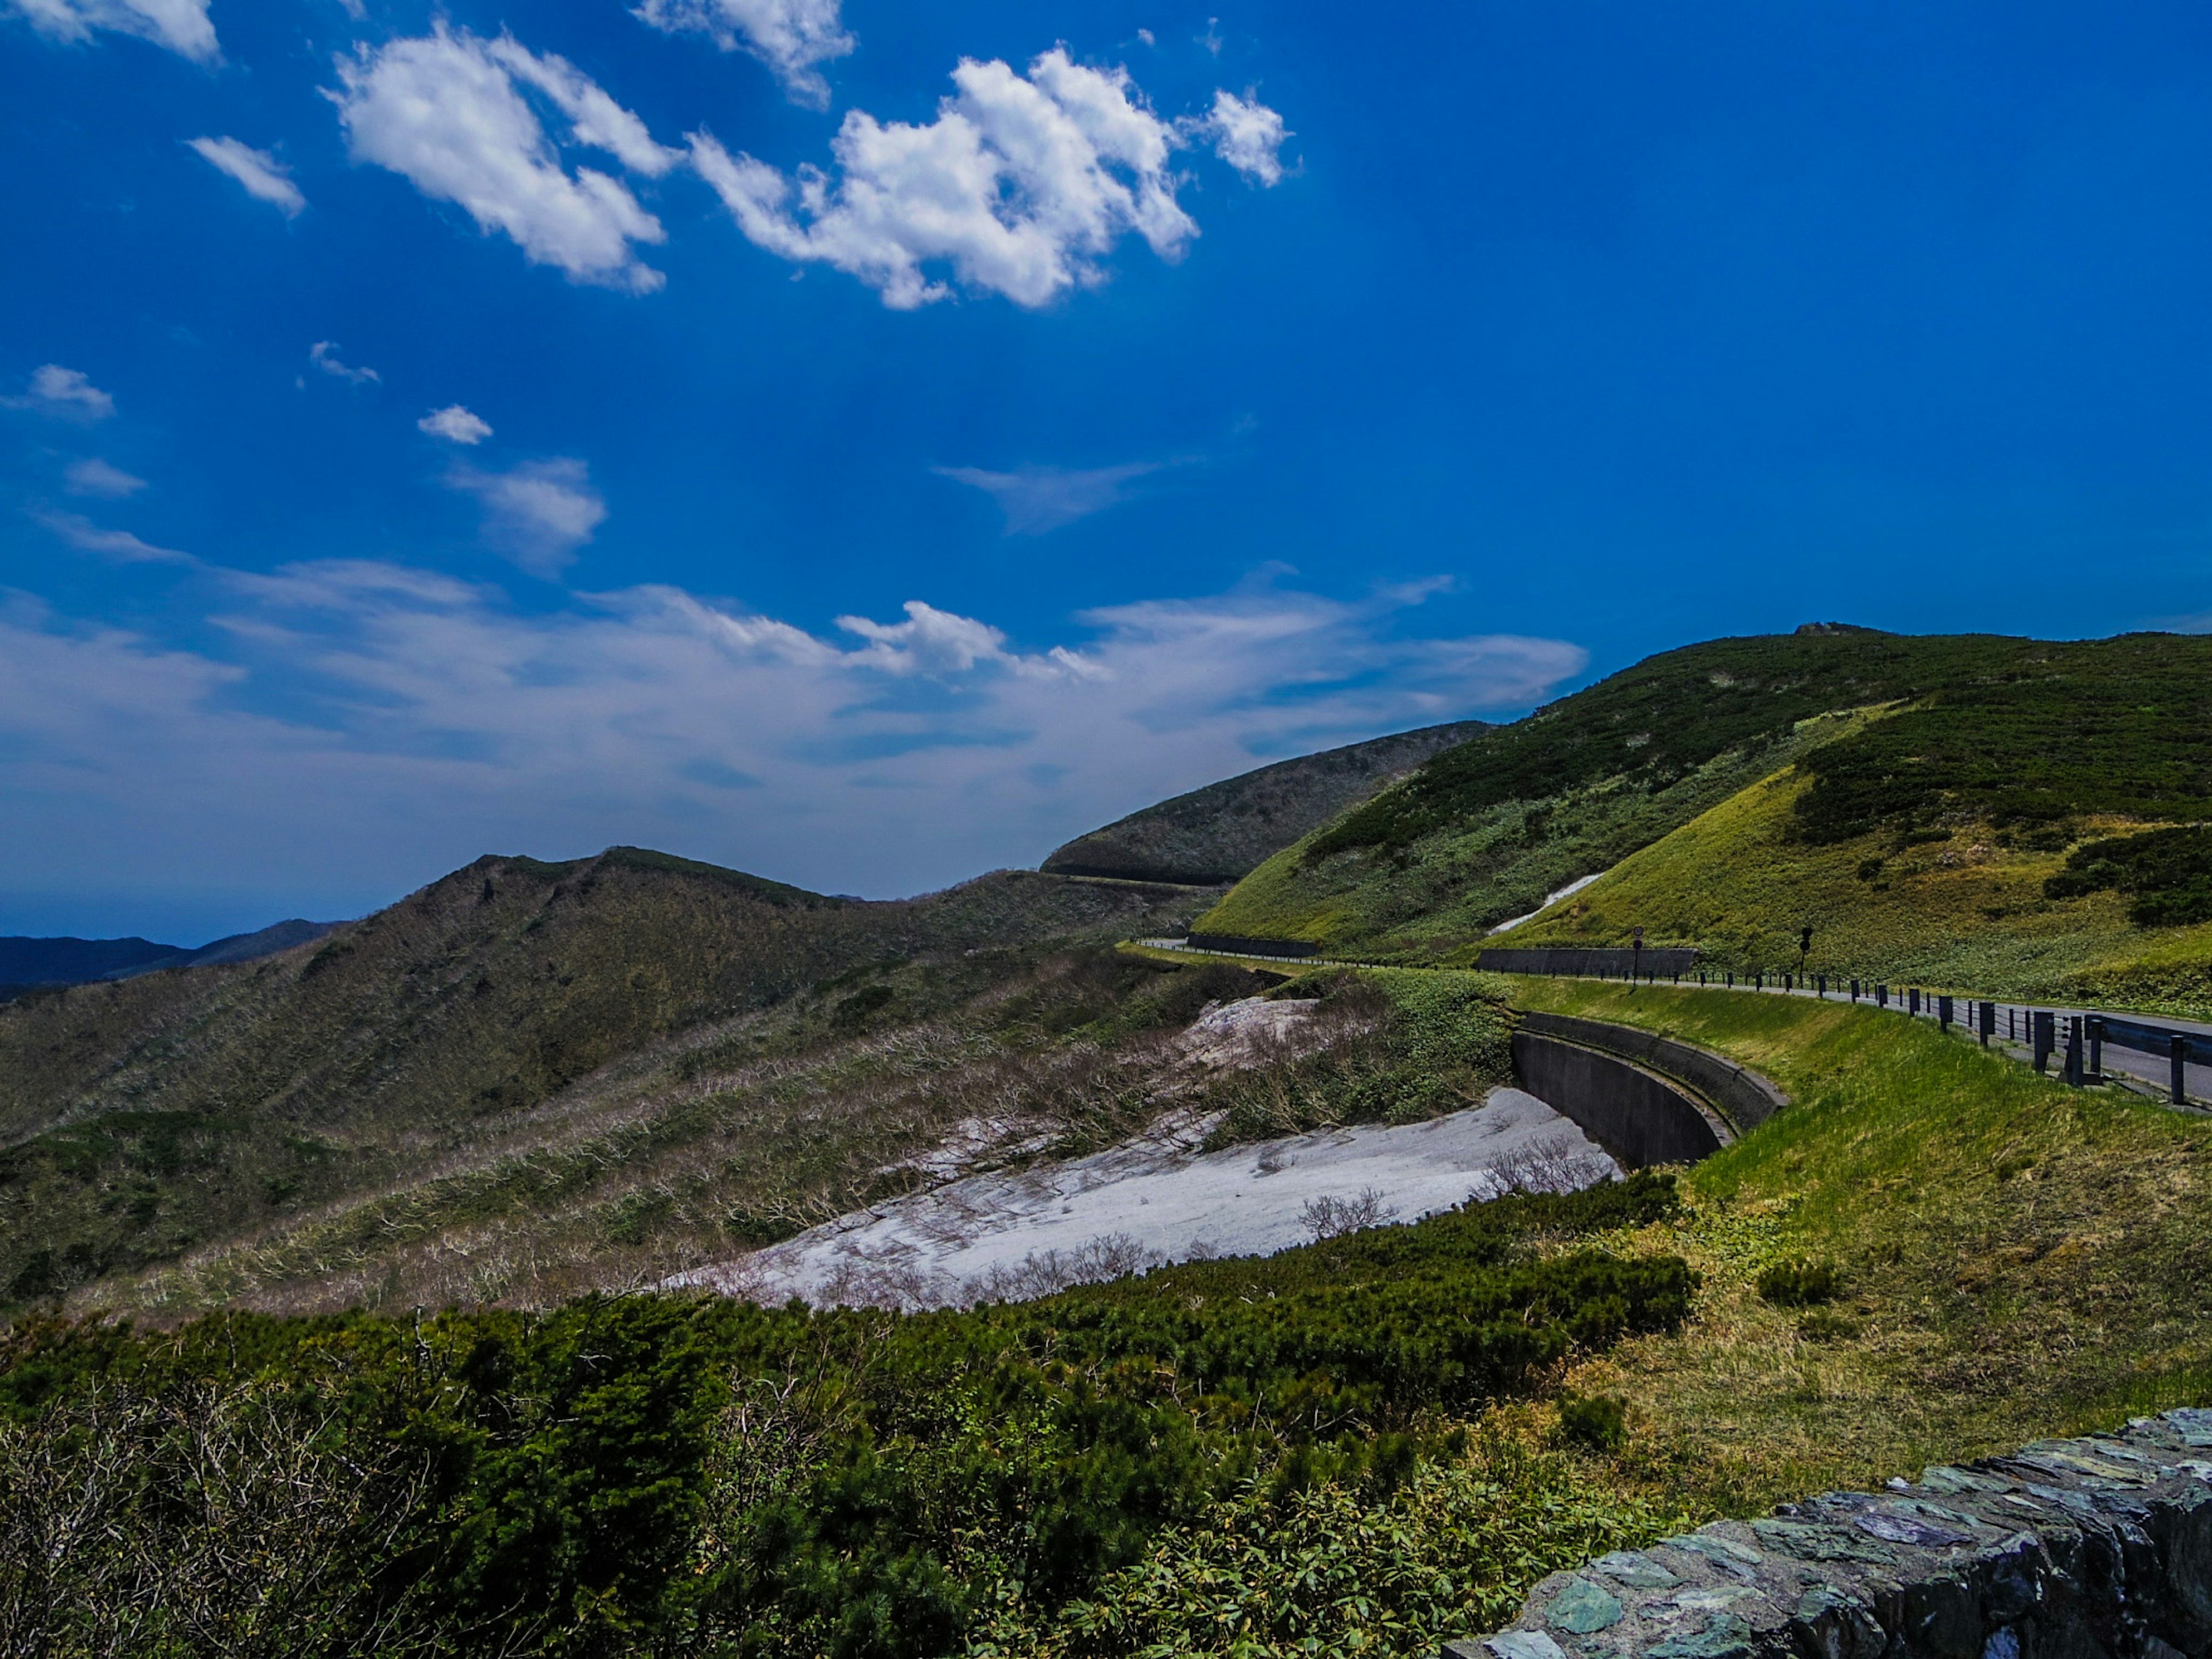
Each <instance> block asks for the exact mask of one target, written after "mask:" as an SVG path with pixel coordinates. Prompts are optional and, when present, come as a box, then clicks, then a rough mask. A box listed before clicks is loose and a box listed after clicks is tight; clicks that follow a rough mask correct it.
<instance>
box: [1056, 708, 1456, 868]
mask: <svg viewBox="0 0 2212 1659" xmlns="http://www.w3.org/2000/svg"><path fill="white" fill-rule="evenodd" d="M1488 729H1489V728H1488V727H1487V726H1485V724H1484V723H1483V722H1482V721H1480V720H1461V721H1458V722H1456V723H1455V724H1453V725H1449V726H1425V727H1423V728H1421V729H1420V730H1419V731H1414V732H1396V733H1394V734H1393V735H1391V736H1389V737H1387V738H1373V739H1371V740H1370V741H1369V742H1366V743H1355V744H1346V746H1345V747H1343V748H1341V749H1328V750H1322V752H1321V753H1319V754H1316V755H1302V756H1300V757H1298V758H1297V759H1296V760H1286V761H1277V762H1276V763H1274V764H1273V765H1272V766H1263V767H1261V768H1260V769H1258V770H1257V771H1253V772H1246V773H1244V774H1243V775H1241V776H1237V777H1233V778H1227V779H1225V780H1223V781H1221V782H1219V783H1210V784H1208V785H1206V787H1204V788H1203V789H1194V790H1192V791H1191V792H1190V793H1188V794H1186V795H1177V796H1176V797H1175V798H1174V799H1171V800H1164V801H1162V802H1160V803H1159V804H1158V805H1155V806H1147V807H1146V808H1145V809H1144V810H1143V811H1138V812H1132V813H1131V814H1129V816H1128V817H1125V818H1120V819H1116V820H1115V822H1114V823H1109V824H1108V825H1106V826H1105V827H1104V828H1103V829H1093V830H1092V831H1091V833H1090V834H1088V835H1085V836H1077V837H1076V838H1075V839H1074V840H1073V841H1072V842H1068V843H1067V844H1066V846H1064V847H1062V848H1059V849H1058V850H1056V851H1055V852H1054V853H1053V854H1052V855H1051V856H1050V857H1049V858H1048V859H1046V860H1045V861H1044V866H1043V867H1044V868H1045V869H1046V870H1048V871H1053V872H1058V873H1060V874H1062V875H1071V876H1112V877H1116V878H1121V879H1124V880H1137V881H1171V882H1185V883H1191V884H1197V885H1201V886H1203V885H1212V884H1220V883H1227V882H1232V881H1235V880H1237V878H1239V877H1240V876H1243V875H1244V874H1246V873H1247V872H1249V871H1250V870H1251V869H1252V867H1253V866H1255V865H1256V864H1258V863H1259V862H1260V861H1261V860H1262V859H1264V858H1267V856H1268V855H1269V854H1273V853H1279V852H1280V851H1281V850H1282V849H1283V848H1285V847H1288V846H1289V845H1290V844H1291V842H1294V841H1296V840H1297V839H1298V837H1299V836H1303V835H1305V834H1306V833H1308V832H1309V831H1310V830H1312V829H1316V828H1318V827H1319V826H1321V825H1322V824H1323V823H1327V822H1328V820H1329V819H1330V818H1332V817H1335V816H1336V815H1337V814H1338V813H1339V812H1341V811H1344V810H1345V809H1346V807H1348V806H1352V805H1357V804H1358V802H1360V801H1361V800H1363V799H1365V798H1366V797H1367V796H1368V795H1370V794H1371V793H1374V791H1375V789H1376V786H1377V785H1379V784H1382V783H1383V782H1386V781H1389V779H1391V778H1394V777H1395V776H1397V775H1399V774H1401V773H1402V772H1406V771H1409V770H1411V769H1413V768H1414V767H1416V766H1419V764H1420V763H1422V762H1423V761H1425V760H1426V759H1428V758H1429V757H1430V756H1431V755H1433V754H1436V753H1437V751H1438V750H1443V749H1449V748H1450V747H1451V746H1452V745H1454V744H1460V743H1464V742H1465V741H1467V739H1468V738H1472V737H1474V735H1475V734H1476V733H1478V732H1483V731H1486V730H1488Z"/></svg>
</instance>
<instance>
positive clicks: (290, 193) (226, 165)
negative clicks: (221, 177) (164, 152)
mask: <svg viewBox="0 0 2212 1659" xmlns="http://www.w3.org/2000/svg"><path fill="white" fill-rule="evenodd" d="M185 143H187V144H188V145H189V146H190V147H191V149H193V150H194V151H195V152H196V153H197V155H198V156H199V158H200V159H201V160H202V161H205V162H206V163H207V164H208V165H209V166H210V167H214V168H216V170H217V171H218V172H221V173H228V174H229V175H230V176H231V177H232V178H233V179H236V180H237V181H238V183H239V184H240V186H242V187H243V188H244V190H245V191H246V194H247V195H248V196H251V197H252V198H253V199H254V200H255V201H257V202H266V203H268V204H270V206H271V207H275V208H278V209H281V210H283V215H284V216H285V217H286V218H287V219H290V218H293V217H295V216H297V215H298V214H299V212H300V210H301V209H302V208H304V207H306V206H307V197H305V196H302V195H301V193H300V187H299V185H295V184H294V183H293V182H292V180H291V179H290V178H289V176H288V172H289V170H288V169H287V168H286V167H285V166H284V164H283V162H282V161H278V160H277V159H276V157H275V156H273V155H270V153H269V152H268V151H267V150H265V149H253V148H252V146H250V145H248V144H246V143H241V142H240V140H238V139H236V138H190V139H187V140H185Z"/></svg>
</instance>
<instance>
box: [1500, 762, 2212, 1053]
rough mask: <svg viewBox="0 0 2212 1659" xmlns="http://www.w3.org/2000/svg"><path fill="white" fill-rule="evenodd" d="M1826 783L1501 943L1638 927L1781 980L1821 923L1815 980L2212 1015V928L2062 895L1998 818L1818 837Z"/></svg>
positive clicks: (1623, 867)
mask: <svg viewBox="0 0 2212 1659" xmlns="http://www.w3.org/2000/svg"><path fill="white" fill-rule="evenodd" d="M1812 787H1814V784H1813V783H1812V781H1811V780H1809V779H1808V778H1807V777H1806V776H1805V775H1803V770H1802V768H1799V769H1791V770H1787V771H1784V772H1779V773H1777V774H1775V775H1773V776H1771V777H1769V778H1766V779H1765V780H1762V781H1760V782H1759V783H1758V784H1756V785H1754V786H1753V787H1751V788H1748V789H1747V790H1745V791H1744V792H1743V793H1741V794H1739V795H1737V796H1735V797H1734V798H1733V799H1729V800H1728V801H1725V802H1723V804H1722V805H1718V806H1717V807H1715V808H1713V809H1712V810H1711V811H1708V812H1706V813H1705V814H1703V815H1702V816H1700V817H1697V818H1695V819H1693V820H1692V822H1691V823H1687V824H1685V825H1684V826H1683V827H1682V828H1680V829H1677V830H1675V831H1674V832H1673V833H1672V834H1670V835H1668V836H1666V837H1664V838H1663V839H1662V840H1660V841H1658V842H1655V843H1654V844H1653V845H1651V846H1650V847H1647V848H1644V849H1643V850H1642V851H1641V852H1638V853H1636V854H1632V856H1630V857H1629V858H1627V859H1626V860H1623V861H1622V862H1621V863H1620V865H1618V866H1615V867H1614V868H1613V870H1612V871H1610V872H1608V873H1607V875H1606V876H1605V877H1604V878H1602V879H1601V880H1600V881H1598V882H1596V883H1595V884H1593V885H1591V886H1589V887H1587V888H1585V889H1583V890H1582V891H1581V892H1578V893H1577V894H1575V895H1573V896H1571V897H1570V898H1567V899H1564V900H1562V901H1560V902H1559V903H1558V904H1557V905H1555V906H1553V908H1551V909H1550V910H1548V911H1547V912H1546V913H1545V914H1544V915H1541V916H1539V917H1538V918H1537V919H1536V920H1535V921H1533V922H1530V923H1528V924H1527V925H1526V926H1524V927H1519V928H1516V929H1515V930H1514V932H1513V933H1512V934H1511V935H1510V939H1508V940H1505V941H1501V942H1510V944H1512V945H1618V944H1620V942H1621V941H1622V940H1624V939H1626V938H1628V937H1629V933H1630V930H1631V929H1632V928H1633V927H1639V926H1640V927H1643V928H1644V930H1645V933H1646V937H1647V938H1648V939H1650V940H1651V941H1653V942H1655V943H1659V944H1667V945H1696V946H1698V947H1699V950H1700V951H1702V952H1703V953H1704V961H1705V963H1706V965H1707V966H1708V967H1709V968H1710V969H1711V970H1713V971H1719V970H1722V969H1734V970H1735V971H1736V972H1738V973H1748V972H1750V971H1752V970H1753V969H1765V970H1766V971H1767V972H1768V973H1770V974H1771V973H1777V972H1779V971H1780V970H1782V969H1785V968H1788V969H1796V968H1797V967H1798V965H1799V952H1798V947H1799V945H1800V943H1801V941H1802V930H1803V929H1804V928H1806V927H1810V928H1812V929H1813V949H1812V951H1811V952H1810V953H1809V955H1808V957H1806V958H1805V966H1806V968H1807V970H1808V971H1810V972H1814V973H1826V974H1827V975H1830V976H1831V977H1832V978H1833V979H1838V980H1841V979H1847V978H1850V977H1851V976H1854V975H1856V976H1859V977H1863V978H1869V979H1873V978H1879V979H1884V980H1894V981H1912V982H1915V983H1917V984H1921V985H1924V986H1928V987H1955V988H1958V989H1960V990H1966V991H1974V992H1984V993H1990V994H1998V995H2012V996H2025V997H2040V998H2059V997H2066V998H2080V999H2089V1000H2097V1001H2100V1002H2105V1003H2117V1004H2119V1005H2121V1006H2136V1007H2143V1008H2150V1009H2157V1010H2163V1011H2166V1012H2174V1013H2180V1014H2185V1015H2197V1016H2200V1017H2202V1016H2205V1015H2212V974H2208V972H2207V971H2206V969H2207V967H2208V965H2212V927H2208V926H2203V925H2198V926H2194V927H2167V928H2148V929H2146V928H2142V927H2137V926H2136V925H2135V923H2134V922H2133V921H2130V916H2129V902H2128V900H2127V899H2126V898H2125V897H2124V896H2123V895H2122V894H2121V893H2119V892H2118V891H2117V890H2111V889H2106V888H2096V887H2092V888H2091V889H2090V890H2087V891H2082V890H2075V891H2074V892H2073V893H2072V894H2071V895H2070V896H2060V897H2052V896H2050V893H2049V891H2048V889H2049V888H2051V885H2052V884H2053V880H2054V878H2057V877H2059V876H2060V875H2061V873H2062V872H2063V869H2064V866H2065V865H2066V863H2067V859H2066V855H2065V854H2063V852H2060V851H2054V850H2047V848H2046V847H2039V846H2038V845H2037V844H2036V843H2037V842H2039V841H2045V842H2047V838H2045V837H2041V836H2033V835H2030V836H2021V835H2017V834H2011V833H2007V832H2005V831H2002V830H1999V829H1996V828H1994V827H1993V826H1991V825H1990V824H1989V823H1986V822H1981V823H1968V824H1966V825H1963V826H1959V827H1955V828H1953V829H1949V830H1948V831H1947V830H1943V829H1936V831H1935V832H1933V833H1926V832H1923V833H1919V834H1916V835H1915V836H1912V837H1911V839H1910V841H1909V842H1908V844H1906V845H1905V846H1903V847H1901V848H1900V847H1899V845H1898V840H1899V838H1898V837H1897V836H1894V835H1893V834H1891V833H1889V832H1887V831H1882V832H1877V833H1872V834H1868V835H1863V836H1855V837H1852V838H1850V839H1849V840H1838V841H1831V842H1812V841H1808V839H1806V838H1805V837H1804V836H1802V834H1801V833H1800V829H1799V823H1798V820H1797V817H1796V807H1797V806H1798V805H1799V804H1800V803H1801V802H1802V799H1804V797H1805V795H1806V793H1807V792H1808V789H1810V788H1812ZM2107 827H2110V828H2119V827H2121V826H2119V825H2118V824H2116V823H2114V822H2113V821H2112V820H2109V819H2105V820H2100V819H2087V820H2081V821H2080V822H2079V823H2078V828H2077V829H2075V831H2074V833H2078V834H2081V835H2083V836H2095V835H2096V834H2098V833H2099V831H2100V829H2104V828H2107ZM2123 844H2124V843H2123Z"/></svg>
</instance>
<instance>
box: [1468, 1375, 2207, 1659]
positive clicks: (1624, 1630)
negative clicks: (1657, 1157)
mask: <svg viewBox="0 0 2212 1659" xmlns="http://www.w3.org/2000/svg"><path fill="white" fill-rule="evenodd" d="M2207 1653H2212V1412H2208V1411H2197V1410H2185V1411H2172V1412H2168V1413H2166V1415H2165V1416H2163V1417H2159V1418H2138V1419H2136V1421H2134V1422H2133V1423H2131V1424H2130V1425H2129V1426H2128V1428H2127V1430H2126V1431H2125V1432H2124V1433H2122V1434H2118V1435H2111V1436H2107V1435H2096V1436H2092V1437H2087V1438H2086V1439H2081V1440H2056V1441H2039V1442H2038V1443H2035V1444H2034V1445H2032V1446H2028V1447H2027V1448H2025V1449H2022V1450H2021V1451H2019V1452H2016V1453H2015V1454H2013V1455H2011V1456H2008V1457H1998V1458H1991V1459H1990V1460H1988V1461H1986V1462H1979V1463H1971V1464H1968V1465H1966V1467H1965V1468H1944V1467H1936V1468H1929V1469H1926V1470H1924V1471H1923V1472H1922V1474H1921V1477H1920V1479H1919V1480H1917V1481H1916V1482H1911V1483H1907V1482H1905V1481H1903V1480H1894V1481H1892V1482H1891V1483H1890V1489H1889V1490H1888V1491H1886V1492H1828V1493H1825V1494H1823V1495H1822V1496H1820V1497H1819V1498H1811V1499H1808V1501H1806V1502H1804V1503H1801V1504H1783V1505H1781V1506H1780V1507H1779V1508H1778V1509H1777V1510H1775V1512H1774V1514H1773V1515H1772V1516H1771V1517H1766V1518H1763V1519H1760V1520H1756V1521H1751V1522H1742V1521H1718V1522H1713V1523H1712V1524H1711V1525H1710V1526H1705V1527H1700V1528H1699V1529H1698V1530H1697V1531H1696V1532H1694V1533H1691V1534H1686V1535H1683V1536H1680V1537H1675V1538H1669V1539H1666V1540H1664V1541H1662V1542H1660V1543H1658V1544H1655V1545H1653V1546H1652V1547H1650V1548H1649V1549H1644V1550H1622V1551H1619V1552H1616V1553H1613V1554H1612V1555H1607V1556H1605V1557H1603V1558H1601V1559H1598V1560H1596V1561H1593V1562H1591V1563H1589V1565H1587V1566H1585V1567H1584V1568H1583V1569H1582V1570H1581V1571H1577V1572H1563V1573H1555V1574H1554V1575H1553V1577H1549V1578H1547V1579H1546V1580H1545V1581H1544V1582H1543V1583H1541V1584H1539V1585H1538V1586H1537V1587H1536V1589H1535V1591H1534V1594H1532V1595H1530V1596H1529V1598H1528V1605H1527V1607H1525V1608H1524V1610H1523V1611H1522V1616H1521V1618H1520V1620H1518V1621H1517V1622H1516V1624H1515V1626H1514V1627H1513V1628H1512V1629H1510V1630H1507V1631H1501V1632H1498V1633H1497V1634H1496V1635H1494V1636H1489V1637H1484V1638H1476V1639H1473V1640H1468V1641H1457V1642H1449V1643H1447V1644H1444V1649H1443V1656H1444V1659H1642V1656H1649V1659H1785V1656H1787V1659H2184V1656H2196V1655H2201V1654H2207Z"/></svg>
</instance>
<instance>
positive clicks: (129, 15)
mask: <svg viewBox="0 0 2212 1659" xmlns="http://www.w3.org/2000/svg"><path fill="white" fill-rule="evenodd" d="M11 3H12V6H13V9H15V10H16V11H18V12H20V13H21V14H22V15H23V16H25V17H26V18H27V19H29V20H30V24H31V27H33V28H34V29H36V30H38V32H39V33H41V34H43V35H45V36H46V38H47V39H48V40H65V41H68V42H70V43H71V44H82V42H84V41H87V40H91V39H92V37H93V34H94V32H95V31H98V30H103V29H105V30H108V31H111V32H112V33H117V34H135V35H137V37H138V38H139V39H140V40H151V41H152V42H154V44H155V45H156V46H167V48H168V49H169V50H170V51H171V52H176V53H178V54H179V55H180V56H183V57H185V58H191V59H192V60H193V61H194V62H195V63H200V64H212V63H214V62H215V61H216V59H217V58H220V57H221V56H222V51H221V48H219V47H218V46H216V38H215V25H214V24H212V23H210V21H208V4H209V0H11Z"/></svg>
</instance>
